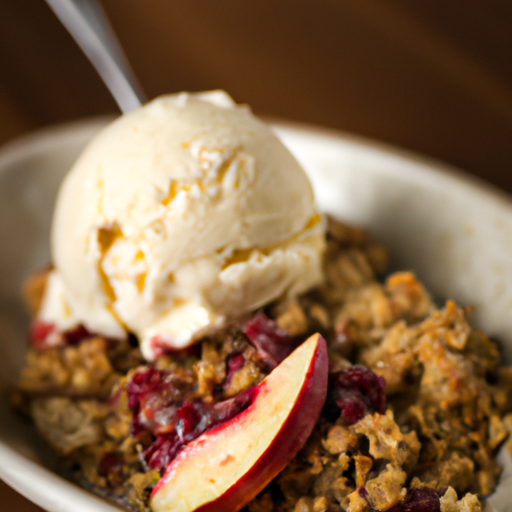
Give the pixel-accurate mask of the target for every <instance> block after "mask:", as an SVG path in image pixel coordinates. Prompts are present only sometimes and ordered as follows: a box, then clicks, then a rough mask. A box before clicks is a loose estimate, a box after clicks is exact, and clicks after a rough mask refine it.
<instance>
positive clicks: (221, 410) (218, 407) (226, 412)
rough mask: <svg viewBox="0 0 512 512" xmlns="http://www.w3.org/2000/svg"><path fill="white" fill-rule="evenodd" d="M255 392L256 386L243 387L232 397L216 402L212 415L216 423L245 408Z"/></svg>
mask: <svg viewBox="0 0 512 512" xmlns="http://www.w3.org/2000/svg"><path fill="white" fill-rule="evenodd" d="M255 392H256V386H251V387H250V388H247V389H244V390H243V391H241V392H240V393H238V394H237V395H236V396H234V397H233V398H228V399H227V400H224V401H222V402H218V403H216V404H214V405H213V415H214V417H215V420H216V422H217V423H223V422H224V421H227V420H229V419H231V418H233V417H234V416H236V415H237V414H238V413H240V412H242V411H243V410H245V409H247V407H249V405H251V403H252V401H253V399H254V394H255Z"/></svg>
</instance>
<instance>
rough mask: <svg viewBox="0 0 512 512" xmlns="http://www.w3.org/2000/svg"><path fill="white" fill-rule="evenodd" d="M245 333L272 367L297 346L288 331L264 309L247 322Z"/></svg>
mask: <svg viewBox="0 0 512 512" xmlns="http://www.w3.org/2000/svg"><path fill="white" fill-rule="evenodd" d="M243 333H244V334H245V335H246V336H247V338H248V339H249V341H250V342H251V343H252V344H253V345H254V346H255V347H256V348H257V349H258V352H259V353H260V355H261V357H262V359H263V360H264V361H265V362H266V363H267V365H268V366H269V368H271V369H272V368H275V367H276V366H277V365H278V364H279V363H280V362H281V361H283V360H284V359H286V358H287V357H288V356H289V355H290V354H291V353H292V351H293V349H294V348H295V343H294V342H293V340H292V339H291V338H290V337H289V336H288V333H287V332H286V331H285V330H283V329H280V328H279V327H278V325H277V324H276V322H274V321H273V320H271V319H270V318H268V316H267V315H265V313H263V311H259V312H258V313H257V314H256V315H255V316H254V317H253V318H252V319H251V320H249V321H248V322H247V323H246V324H245V326H244V328H243Z"/></svg>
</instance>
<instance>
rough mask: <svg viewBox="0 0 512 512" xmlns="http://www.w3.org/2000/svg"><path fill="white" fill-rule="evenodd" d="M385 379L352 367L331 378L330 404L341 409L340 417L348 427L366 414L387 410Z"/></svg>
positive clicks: (360, 368)
mask: <svg viewBox="0 0 512 512" xmlns="http://www.w3.org/2000/svg"><path fill="white" fill-rule="evenodd" d="M384 384H385V381H384V378H383V377H378V376H377V375H375V373H373V372H372V371H370V370H366V369H365V368H363V367H362V366H351V367H350V368H347V369H346V370H343V371H341V372H338V373H335V374H334V375H333V376H332V378H331V390H330V393H329V394H330V397H329V403H330V404H331V408H333V407H332V406H333V402H334V404H335V406H334V408H335V409H338V410H339V409H341V414H340V416H341V417H342V418H343V419H344V420H345V422H346V423H347V424H348V425H352V424H354V423H357V422H358V421H359V420H360V419H361V418H362V417H363V416H364V415H365V414H368V413H373V412H378V413H381V414H382V413H384V411H385V410H386V395H385V391H384Z"/></svg>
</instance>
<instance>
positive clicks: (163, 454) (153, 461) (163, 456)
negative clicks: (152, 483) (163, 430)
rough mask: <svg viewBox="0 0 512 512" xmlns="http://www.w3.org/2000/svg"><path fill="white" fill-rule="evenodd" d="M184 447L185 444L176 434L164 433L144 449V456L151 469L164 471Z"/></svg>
mask: <svg viewBox="0 0 512 512" xmlns="http://www.w3.org/2000/svg"><path fill="white" fill-rule="evenodd" d="M182 448H183V444H182V443H181V442H180V440H179V439H178V438H177V436H176V435H172V434H163V435H160V436H157V438H156V440H155V442H154V443H152V444H151V445H150V446H149V448H146V450H144V452H143V454H142V456H143V458H144V462H145V464H146V465H147V467H148V468H149V469H158V470H160V471H162V470H164V469H165V468H166V467H167V465H168V464H169V462H171V461H172V460H173V459H174V457H176V455H178V453H179V452H180V450H181V449H182Z"/></svg>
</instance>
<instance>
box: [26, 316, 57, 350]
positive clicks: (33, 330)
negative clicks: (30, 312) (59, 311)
mask: <svg viewBox="0 0 512 512" xmlns="http://www.w3.org/2000/svg"><path fill="white" fill-rule="evenodd" d="M54 332H55V324H53V323H49V322H43V321H42V320H40V319H38V318H36V319H35V320H34V321H33V322H32V325H31V326H30V333H29V341H30V343H31V344H32V345H33V346H34V347H35V348H38V349H43V348H46V347H47V346H48V343H47V341H48V338H49V336H50V335H51V334H53V333H54Z"/></svg>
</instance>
